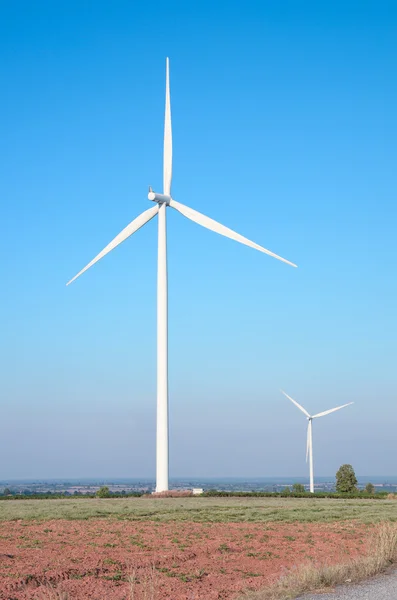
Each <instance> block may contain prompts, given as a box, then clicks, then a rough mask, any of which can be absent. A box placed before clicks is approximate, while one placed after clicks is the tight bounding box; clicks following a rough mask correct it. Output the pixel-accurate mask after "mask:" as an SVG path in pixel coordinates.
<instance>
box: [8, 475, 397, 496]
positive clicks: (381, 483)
mask: <svg viewBox="0 0 397 600" xmlns="http://www.w3.org/2000/svg"><path fill="white" fill-rule="evenodd" d="M357 479H358V486H357V487H358V489H361V490H362V489H364V488H365V486H366V485H367V483H369V482H370V483H372V484H373V485H374V486H375V490H376V491H379V492H397V476H396V475H394V476H392V475H390V476H389V475H388V476H383V477H380V476H357ZM294 483H300V484H302V485H304V486H305V489H306V490H308V489H309V482H308V480H307V478H305V477H260V478H259V477H258V478H253V479H250V478H243V477H241V478H240V477H236V478H226V477H225V478H222V477H221V478H189V477H185V478H175V479H171V480H170V487H171V489H175V490H185V489H192V488H199V489H203V490H204V491H208V490H218V491H236V492H237V491H241V492H250V491H255V492H282V491H283V490H284V489H285V488H286V487H292V485H293V484H294ZM102 486H107V487H108V488H109V491H110V492H112V493H117V494H120V493H126V494H127V493H131V492H142V493H151V492H153V491H154V490H155V481H154V479H150V478H147V479H144V478H125V479H118V478H111V477H109V478H105V479H99V478H87V479H85V478H84V479H21V480H17V479H15V480H3V481H0V494H3V493H4V490H7V491H10V492H11V493H12V494H16V495H18V494H21V495H33V494H44V493H45V494H65V495H66V496H67V495H80V494H81V495H84V494H93V493H95V492H96V491H97V490H98V489H99V488H100V487H102ZM315 491H317V492H333V491H335V477H331V476H330V477H317V479H316V484H315Z"/></svg>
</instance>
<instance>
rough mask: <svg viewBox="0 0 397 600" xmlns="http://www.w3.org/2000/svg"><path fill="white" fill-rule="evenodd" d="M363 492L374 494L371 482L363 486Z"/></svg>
mask: <svg viewBox="0 0 397 600" xmlns="http://www.w3.org/2000/svg"><path fill="white" fill-rule="evenodd" d="M365 493H366V494H370V495H371V496H372V495H373V494H375V486H374V484H373V483H367V485H366V486H365Z"/></svg>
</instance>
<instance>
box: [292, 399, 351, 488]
mask: <svg viewBox="0 0 397 600" xmlns="http://www.w3.org/2000/svg"><path fill="white" fill-rule="evenodd" d="M281 392H282V393H283V394H284V396H286V397H287V398H288V400H291V402H293V403H294V404H295V406H297V407H298V408H299V410H301V411H302V412H303V414H304V415H306V417H307V420H308V424H307V442H306V462H307V458H308V456H309V459H310V460H309V464H310V492H311V493H312V494H314V476H313V429H312V428H313V425H312V422H313V419H317V418H318V417H325V415H329V414H330V413H333V412H335V411H336V410H340V409H341V408H345V406H350V404H354V402H348V403H347V404H343V405H342V406H337V407H336V408H331V409H330V410H325V411H324V412H321V413H317V415H309V413H308V412H307V410H306V409H305V408H303V406H301V405H300V404H298V403H297V401H296V400H294V399H293V398H291V396H288V394H286V393H285V392H284V391H283V390H281Z"/></svg>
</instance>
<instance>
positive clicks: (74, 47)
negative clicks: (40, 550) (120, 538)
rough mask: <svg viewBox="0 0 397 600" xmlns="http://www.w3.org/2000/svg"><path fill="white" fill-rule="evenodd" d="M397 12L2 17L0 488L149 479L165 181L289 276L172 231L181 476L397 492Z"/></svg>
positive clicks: (70, 10) (84, 11)
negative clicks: (315, 480)
mask: <svg viewBox="0 0 397 600" xmlns="http://www.w3.org/2000/svg"><path fill="white" fill-rule="evenodd" d="M396 34H397V7H396V5H395V3H394V2H384V1H378V2H362V1H361V2H353V1H347V2H342V1H338V0H337V1H334V2H321V3H318V2H310V1H307V2H302V1H300V0H297V1H294V2H292V1H291V2H288V1H282V2H276V1H274V2H256V3H254V2H245V3H242V2H227V3H226V2H216V3H213V2H206V1H205V2H200V3H186V2H173V1H171V2H167V3H165V2H164V3H163V2H146V3H138V2H126V1H125V2H124V1H117V0H116V1H113V2H104V1H100V0H98V1H97V2H96V3H93V2H76V1H73V0H69V1H68V2H63V1H60V2H57V3H54V2H50V1H48V2H44V1H41V0H38V1H37V2H35V3H31V2H24V1H18V0H16V1H15V2H2V3H1V4H0V76H1V82H2V93H1V95H0V114H1V135H0V199H1V214H2V236H1V237H0V251H1V256H2V260H1V261H0V276H1V282H2V293H1V295H0V315H1V316H0V330H1V345H0V360H1V363H0V364H1V366H2V369H1V377H0V398H1V406H2V418H1V422H0V452H1V455H2V456H3V457H7V458H6V460H3V461H2V467H1V470H0V478H3V479H4V478H7V477H8V478H9V477H16V478H17V477H72V476H75V477H82V476H87V477H88V476H115V477H116V476H128V477H138V476H154V472H155V463H154V460H155V369H156V338H155V335H156V242H157V239H156V221H152V222H150V223H149V224H148V225H147V226H146V227H145V228H144V229H142V230H140V231H139V232H138V233H137V234H136V235H135V236H133V237H132V238H131V239H130V240H128V241H127V242H126V243H125V244H123V245H122V246H121V247H119V248H118V249H117V250H116V251H114V252H113V253H112V254H111V255H109V256H108V257H106V259H104V260H103V261H101V262H100V263H99V264H98V265H96V266H95V267H94V268H93V269H92V270H90V271H89V272H88V273H86V274H85V275H84V277H82V278H81V279H79V280H78V281H77V282H75V283H74V284H73V285H72V286H70V287H69V288H66V287H65V283H66V281H68V280H69V279H70V278H71V277H72V276H73V275H74V274H75V273H76V272H77V271H79V270H80V269H81V268H82V267H83V266H84V265H85V264H86V263H87V262H88V261H89V260H91V258H93V256H95V255H96V254H97V253H98V252H99V250H101V249H102V248H103V247H104V246H105V245H106V244H107V243H108V242H109V241H110V240H111V239H112V238H113V237H114V235H115V234H117V233H118V232H119V231H120V230H121V229H122V228H123V227H125V225H126V224H127V223H128V222H129V221H131V220H132V219H133V218H134V217H135V216H137V215H138V214H139V213H140V212H142V211H143V210H145V209H146V208H148V207H149V206H150V205H149V202H148V200H147V188H148V185H152V186H153V188H154V189H160V188H161V184H162V137H163V118H164V82H165V57H166V56H169V57H170V66H171V102H172V119H173V141H174V167H173V186H172V191H173V196H174V197H175V198H176V199H177V200H179V201H180V202H183V203H185V204H188V205H189V206H191V207H192V208H195V209H197V210H200V211H202V212H204V213H205V214H208V215H209V216H211V217H213V218H215V219H217V220H219V221H221V222H222V223H224V224H225V225H227V226H229V227H231V228H233V229H236V230H237V231H238V232H240V233H242V234H243V235H246V236H247V237H249V238H251V239H253V240H254V241H256V242H257V243H259V244H263V245H264V246H265V247H267V248H269V249H271V250H272V251H274V252H276V253H279V254H281V255H282V256H285V257H286V258H288V259H290V260H292V261H294V262H296V263H297V264H298V265H299V268H298V269H292V268H290V267H288V266H287V265H285V264H283V263H280V262H278V261H275V260H273V259H271V258H269V257H267V256H264V255H262V254H260V253H258V252H255V251H254V250H251V249H249V248H246V247H244V246H241V245H239V244H236V243H235V242H232V241H230V240H226V239H225V238H221V237H220V236H216V235H215V234H213V233H211V232H209V231H206V230H204V229H202V228H200V227H198V226H197V225H195V224H193V223H191V222H189V221H187V220H186V219H184V218H183V217H182V216H181V215H179V214H177V213H176V212H173V211H170V210H169V211H168V251H169V254H168V265H169V336H170V339H169V343H170V436H171V437H170V471H171V475H174V476H183V475H191V476H217V475H218V476H244V475H246V476H247V477H248V476H273V475H277V476H283V475H296V476H298V475H305V474H306V472H307V469H306V465H305V463H304V454H305V420H304V417H303V415H301V414H300V413H299V411H297V409H296V408H295V407H294V406H293V405H292V404H290V403H288V401H287V400H286V399H285V398H284V397H283V396H282V395H281V394H280V392H279V388H280V387H282V388H284V389H285V390H286V391H287V392H288V393H289V394H290V395H292V396H293V397H295V398H296V399H297V400H298V401H300V402H301V403H302V404H303V405H304V406H305V407H306V408H307V409H308V410H309V411H312V412H319V411H321V410H325V409H327V408H330V407H332V406H335V405H338V404H343V403H345V402H349V401H354V402H355V404H354V405H353V406H352V407H349V408H347V409H346V410H345V411H343V412H339V413H336V414H335V415H330V416H329V417H325V418H324V419H320V420H319V421H318V422H316V423H315V428H314V452H315V470H316V472H317V474H318V475H328V474H334V473H335V472H336V470H337V468H338V467H339V465H340V464H341V463H343V462H350V463H352V464H353V466H354V467H355V469H356V471H357V472H358V473H360V474H376V475H382V474H395V473H396V468H395V459H394V457H395V424H396V422H397V408H396V405H397V404H396V389H397V387H396V383H397V382H396V359H397V352H396V338H397V325H396V317H395V305H396V296H397V284H396V258H397V239H396V225H397V209H396V172H395V165H396V162H397V150H396V142H395V140H396V139H397V111H396V108H395V107H396V106H397V82H396V77H395V73H396V69H397V42H396V40H397V35H396Z"/></svg>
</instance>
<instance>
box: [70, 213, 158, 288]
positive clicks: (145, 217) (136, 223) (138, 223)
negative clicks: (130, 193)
mask: <svg viewBox="0 0 397 600" xmlns="http://www.w3.org/2000/svg"><path fill="white" fill-rule="evenodd" d="M158 210H159V207H158V204H156V206H153V208H149V210H145V211H144V212H143V213H142V214H140V215H139V217H137V218H136V219H134V220H133V221H131V223H130V224H129V225H127V227H125V228H124V229H123V231H121V232H120V233H119V234H118V235H116V237H115V238H114V240H112V241H111V242H110V243H109V244H108V245H107V246H106V248H104V249H103V250H102V252H100V253H99V254H98V255H97V256H96V257H95V258H94V259H93V260H92V261H91V262H90V263H88V265H87V266H86V267H84V269H82V270H81V271H80V272H79V273H77V275H75V276H74V277H73V279H71V280H70V281H68V282H67V284H66V285H69V284H70V283H72V281H74V280H75V279H77V277H80V275H82V274H83V273H84V272H85V271H87V269H89V268H90V267H92V265H94V264H95V263H96V262H98V260H100V259H101V258H103V257H104V256H105V255H106V254H108V253H109V252H110V251H111V250H113V249H114V248H116V246H118V245H119V244H121V243H122V242H124V241H125V240H126V239H127V238H128V237H130V235H132V234H133V233H135V232H136V231H138V229H140V228H141V227H142V226H143V225H145V223H147V222H148V221H150V219H153V217H155V216H156V215H157V213H158Z"/></svg>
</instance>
